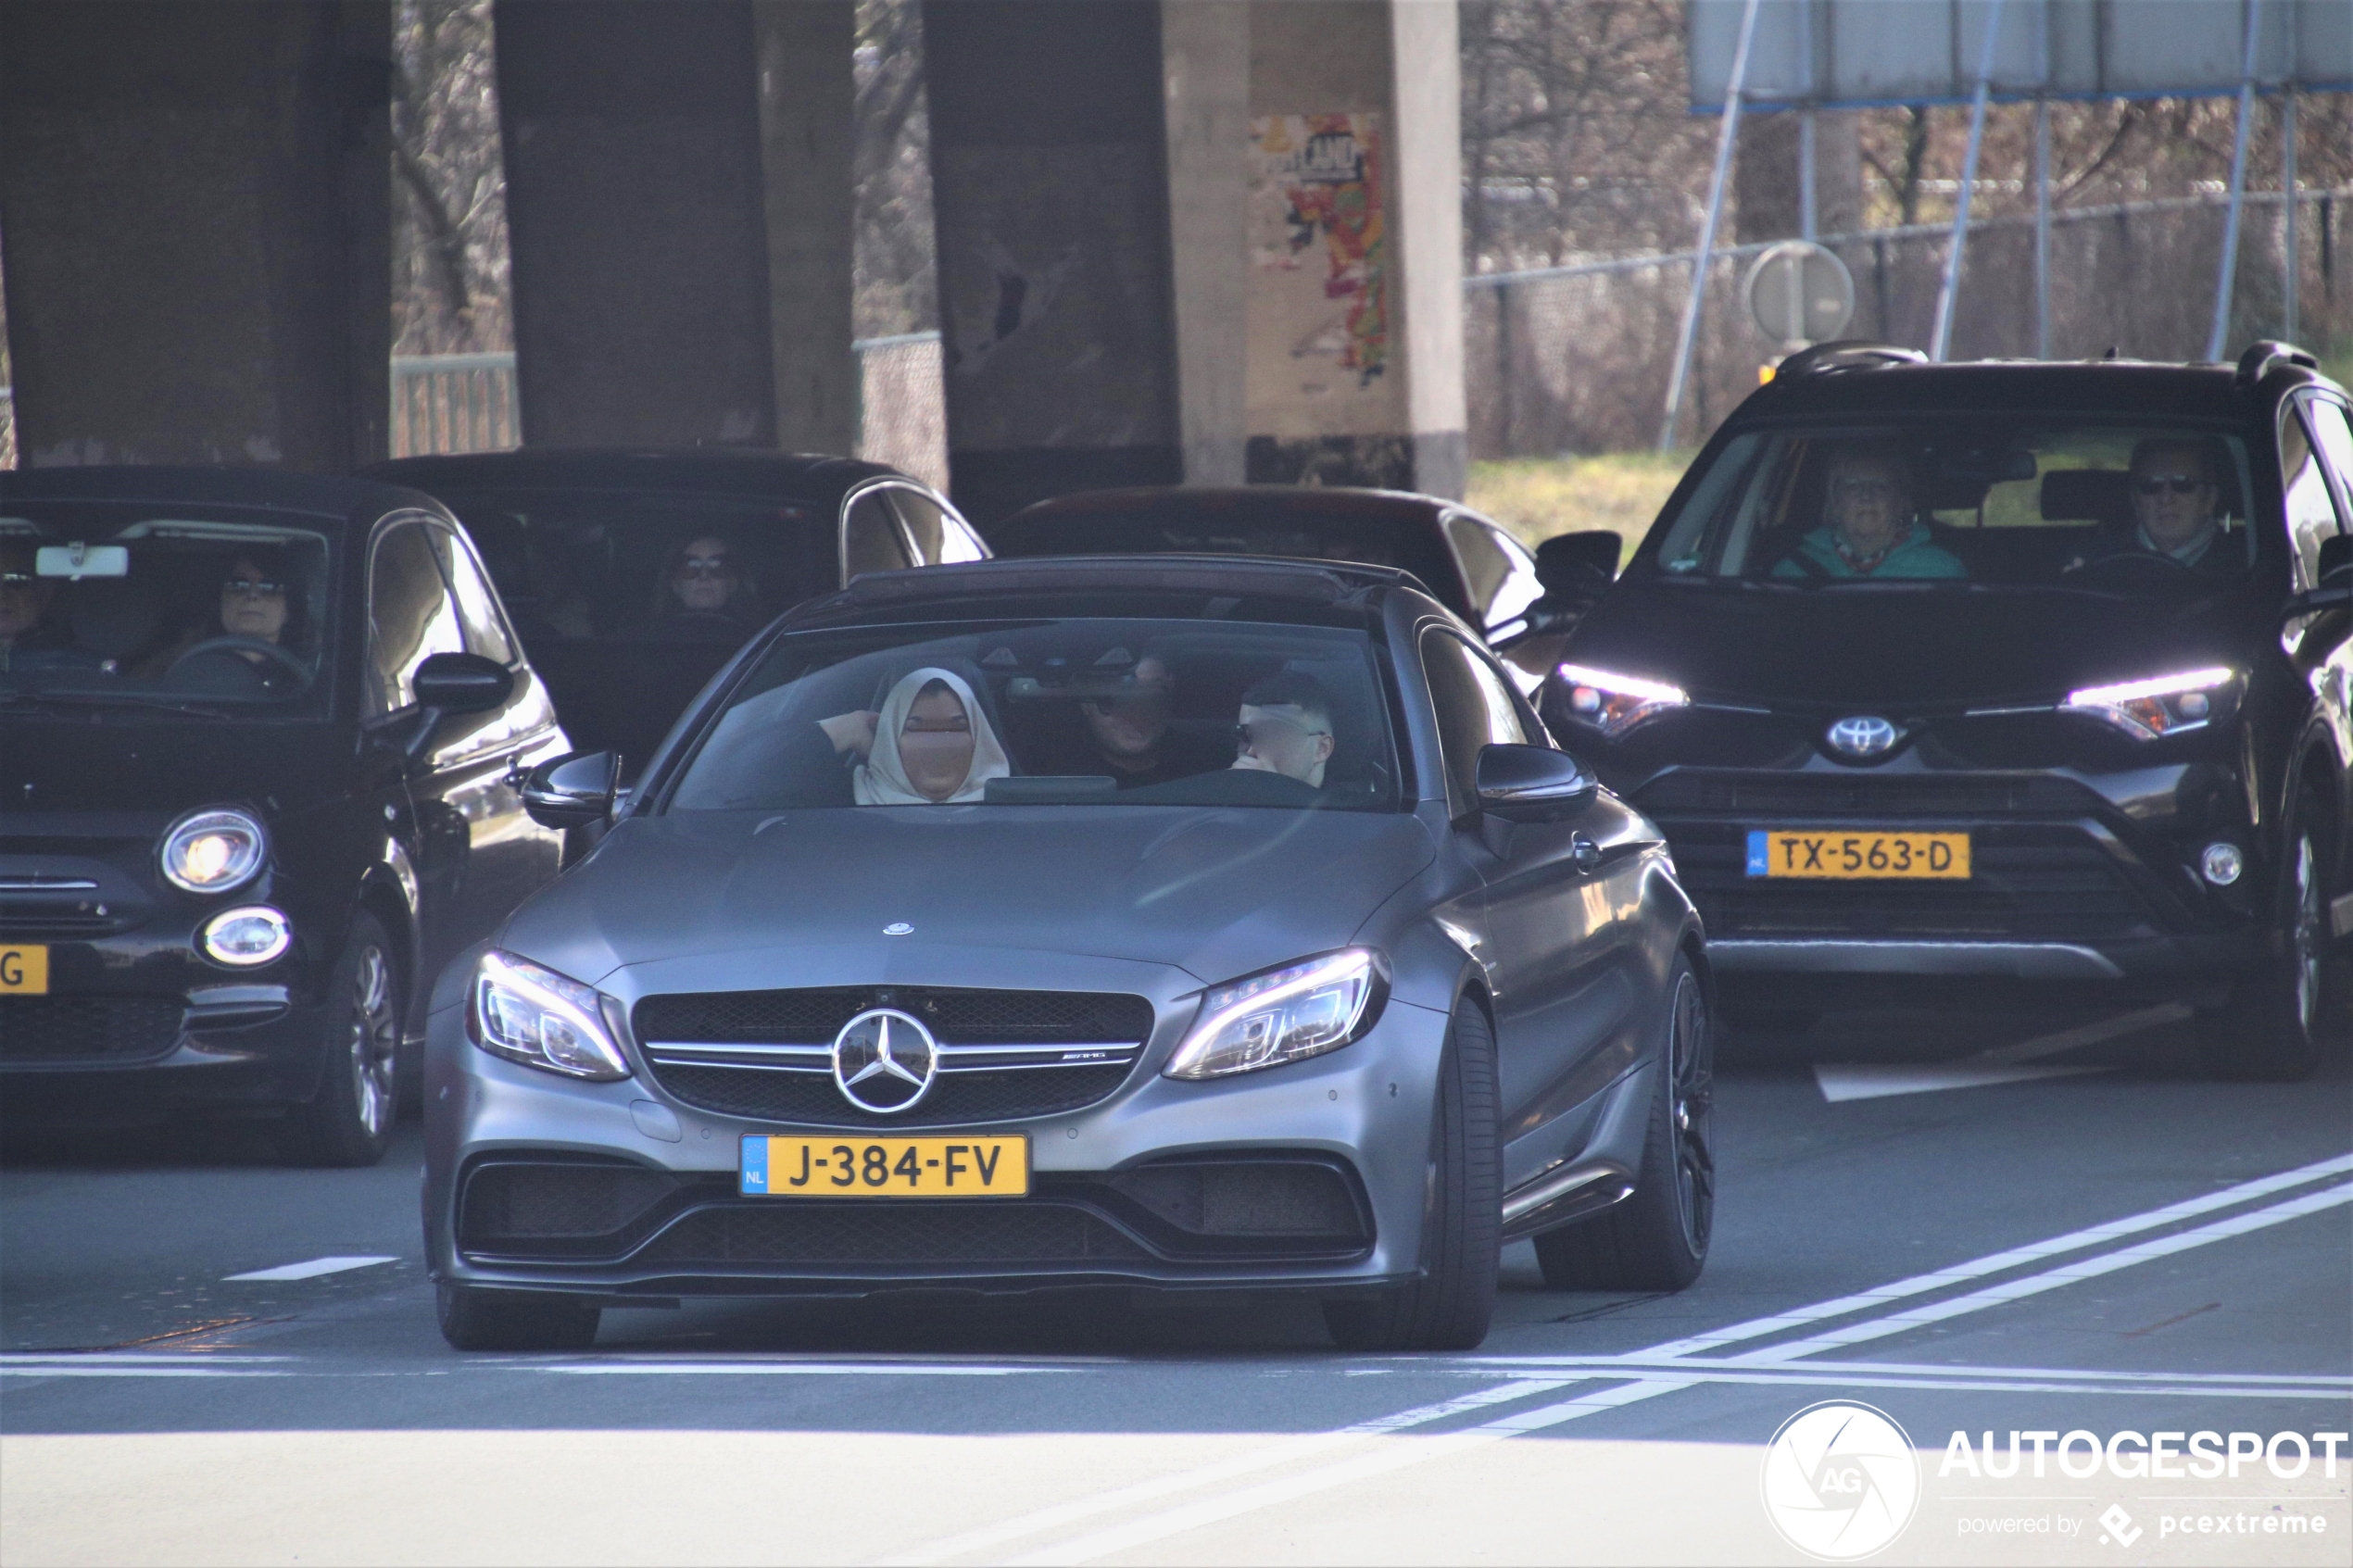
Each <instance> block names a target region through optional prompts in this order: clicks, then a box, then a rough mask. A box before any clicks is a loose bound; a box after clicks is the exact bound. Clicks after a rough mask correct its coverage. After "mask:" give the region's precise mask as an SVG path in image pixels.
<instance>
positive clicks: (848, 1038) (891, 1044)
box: [834, 1008, 939, 1116]
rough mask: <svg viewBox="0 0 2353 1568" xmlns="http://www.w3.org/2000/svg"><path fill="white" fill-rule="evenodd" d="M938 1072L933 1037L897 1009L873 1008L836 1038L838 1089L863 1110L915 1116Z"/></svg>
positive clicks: (844, 1096)
mask: <svg viewBox="0 0 2353 1568" xmlns="http://www.w3.org/2000/svg"><path fill="white" fill-rule="evenodd" d="M938 1072H939V1052H938V1049H937V1047H936V1046H935V1045H934V1043H933V1040H932V1037H931V1031H930V1030H928V1029H926V1028H925V1027H924V1026H923V1024H922V1022H920V1021H918V1020H917V1019H916V1018H914V1017H913V1016H912V1014H909V1013H903V1012H900V1010H898V1009H897V1008H869V1009H868V1010H866V1011H864V1012H862V1013H860V1014H859V1015H858V1016H857V1017H855V1018H853V1019H851V1020H850V1021H849V1022H847V1023H845V1024H843V1025H842V1026H841V1033H840V1034H838V1035H835V1036H834V1085H835V1086H836V1087H837V1088H838V1089H840V1090H841V1098H844V1099H846V1100H848V1101H849V1103H850V1104H852V1105H854V1106H856V1107H857V1108H858V1109H859V1110H871V1111H873V1112H874V1113H875V1115H877V1116H895V1115H897V1114H898V1113H899V1112H900V1111H902V1110H910V1109H912V1107H913V1106H914V1103H915V1102H916V1101H917V1100H919V1099H921V1098H924V1096H925V1094H927V1093H928V1092H930V1089H931V1081H932V1079H933V1078H934V1077H935V1076H937V1073H938Z"/></svg>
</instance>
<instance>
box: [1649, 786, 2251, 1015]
mask: <svg viewBox="0 0 2353 1568" xmlns="http://www.w3.org/2000/svg"><path fill="white" fill-rule="evenodd" d="M2133 787H2134V790H2135V791H2136V792H2137V793H2136V794H2135V795H2134V796H2133V797H2131V798H2132V799H2133V801H2135V802H2140V801H2145V800H2147V799H2148V798H2150V797H2151V796H2152V795H2155V796H2156V797H2158V798H2160V799H2165V800H2167V801H2169V805H2170V801H2171V797H2173V796H2175V795H2176V794H2178V793H2181V791H2180V790H2179V789H2178V786H2177V787H2173V788H2167V789H2161V790H2153V789H2152V782H2151V781H2150V780H2149V779H2147V778H2145V777H2136V778H2135V779H2134V780H2133ZM1633 799H1634V802H1635V804H1636V805H1637V806H1639V807H1640V808H1641V809H1642V810H1643V811H1644V812H1645V813H1646V814H1648V815H1649V816H1651V817H1652V818H1653V820H1655V821H1656V822H1658V823H1659V825H1660V827H1661V828H1662V829H1663V830H1664V832H1665V833H1666V834H1667V843H1668V846H1669V847H1670V848H1671V850H1672V852H1673V854H1674V857H1675V863H1676V867H1677V870H1678V871H1679V872H1680V875H1681V878H1682V882H1683V884H1684V886H1685V888H1686V889H1688V890H1689V892H1690V894H1691V896H1692V902H1693V903H1694V904H1696V905H1697V906H1698V908H1699V910H1700V914H1701V917H1702V919H1704V920H1705V922H1706V923H1707V930H1708V939H1709V940H1708V958H1709V961H1710V962H1711V964H1713V966H1714V967H1715V968H1716V969H1717V971H1718V972H1719V973H1721V974H1723V975H1725V976H1726V977H1728V979H1732V980H1734V982H1735V984H1738V983H1739V982H1740V981H1741V980H1744V979H1748V978H1755V979H1757V980H1759V981H1767V982H1769V981H1771V980H1774V979H1777V978H1790V977H1797V976H1811V977H1853V978H1857V979H1861V978H1865V977H1872V976H1911V977H1919V978H1923V979H1927V978H1940V977H1955V978H1960V977H1967V978H1972V979H1975V978H1988V977H1990V978H2004V979H2012V980H2021V981H2062V982H2063V981H2082V982H2094V983H2103V982H2105V983H2114V982H2120V981H2121V982H2132V983H2133V984H2134V985H2136V987H2139V988H2142V989H2160V990H2175V989H2179V990H2195V989H2202V988H2206V987H2210V986H2211V985H2213V984H2214V983H2215V981H2216V980H2217V979H2218V978H2220V977H2223V976H2227V975H2229V974H2231V973H2233V972H2237V971H2239V970H2242V969H2244V968H2245V967H2246V966H2247V965H2248V964H2250V963H2251V962H2254V961H2255V960H2258V959H2259V957H2260V956H2261V955H2262V954H2263V953H2264V952H2265V951H2267V950H2268V945H2269V941H2270V937H2269V935H2268V934H2267V932H2266V930H2265V929H2264V927H2263V924H2262V922H2260V920H2259V918H2258V917H2257V914H2256V909H2258V908H2259V900H2258V897H2257V895H2256V891H2255V890H2256V889H2257V888H2259V887H2260V886H2261V885H2263V884H2264V870H2263V867H2262V865H2261V863H2260V860H2259V856H2258V855H2257V854H2256V853H2254V851H2256V850H2257V849H2258V848H2259V846H2257V845H2256V844H2254V843H2253V842H2251V841H2250V836H2249V834H2248V833H2247V831H2246V829H2245V828H2244V827H2243V826H2237V825H2234V824H2231V823H2227V822H2225V823H2221V824H2217V825H2215V826H2214V827H2212V828H2211V829H2210V830H2209V831H2208V832H2204V833H2201V832H2199V831H2196V827H2195V826H2194V825H2193V824H2190V823H2187V822H2179V821H2176V820H2171V819H2170V813H2169V820H2165V821H2163V822H2160V823H2152V822H2150V821H2149V820H2148V816H2149V813H2147V812H2145V811H2142V812H2140V813H2139V814H2138V816H2139V820H2136V814H2135V812H2133V811H2128V810H2125V809H2119V808H2118V806H2117V804H2116V803H2115V801H2114V800H2112V799H2111V798H2110V797H2108V796H2107V795H2105V794H2103V793H2102V792H2101V791H2100V790H2098V789H2096V788H2095V787H2094V786H2093V783H2092V782H2087V781H2083V780H2079V779H2075V778H2072V777H2070V776H2068V775H2065V774H2063V773H2057V772H2049V773H1947V772H1940V771H1932V770H1924V769H1916V770H1913V771H1905V770H1903V769H1902V768H1901V767H1900V766H1899V767H1896V768H1891V769H1890V770H1887V771H1871V772H1863V771H1855V770H1846V769H1841V770H1838V771H1825V770H1820V769H1809V770H1806V771H1732V770H1712V769H1710V770H1702V769H1674V770H1669V771H1665V772H1663V773H1661V774H1659V775H1656V776H1655V777H1654V778H1652V779H1651V780H1649V781H1646V782H1645V783H1644V784H1642V786H1641V787H1639V788H1638V789H1637V790H1636V791H1635V793H1634V796H1633ZM1784 829H1785V830H1793V831H1808V830H1819V831H1823V832H1827V833H1837V834H1846V833H1858V832H1860V833H1869V832H1874V831H1884V832H1919V831H1944V832H1963V833H1967V834H1969V841H1970V847H1971V859H1972V867H1971V875H1970V877H1969V879H1968V880H1967V881H1965V882H1944V881H1859V882H1842V881H1815V880H1807V879H1799V878H1776V877H1763V876H1754V875H1751V874H1749V870H1748V853H1747V843H1748V835H1749V834H1751V833H1752V832H1755V831H1758V830H1784ZM2208 836H2221V837H2229V838H2231V839H2233V841H2234V842H2237V843H2239V844H2241V845H2242V846H2243V847H2246V849H2247V850H2249V851H2250V853H2249V866H2248V870H2247V873H2246V876H2245V877H2243V878H2242V879H2241V881H2240V883H2239V884H2237V885H2236V886H2235V887H2233V888H2229V889H2218V888H2211V887H2208V886H2207V885H2205V884H2202V883H2201V882H2200V881H2199V880H2198V878H2197V877H2196V873H2195V872H2193V871H2192V870H2191V869H2190V867H2189V865H2188V864H2187V861H2188V859H2189V858H2190V857H2191V856H2193V855H2194V854H2195V852H2196V845H2198V844H2200V843H2203V842H2204V841H2205V839H2206V838H2207V837H2208ZM2176 840H2180V842H2176Z"/></svg>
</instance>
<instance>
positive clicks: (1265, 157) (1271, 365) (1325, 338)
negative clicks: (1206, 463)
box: [1249, 111, 1403, 437]
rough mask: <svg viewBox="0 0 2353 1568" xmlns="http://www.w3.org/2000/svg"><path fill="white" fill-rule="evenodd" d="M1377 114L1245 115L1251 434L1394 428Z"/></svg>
mask: <svg viewBox="0 0 2353 1568" xmlns="http://www.w3.org/2000/svg"><path fill="white" fill-rule="evenodd" d="M1380 119H1381V117H1380V116H1379V115H1378V114H1375V113H1371V112H1368V111H1350V112H1342V113H1336V114H1287V115H1267V116H1264V117H1261V118H1258V119H1252V121H1251V138H1252V148H1251V171H1250V173H1251V178H1250V251H1251V270H1250V297H1249V316H1250V362H1249V398H1250V428H1251V432H1252V434H1253V435H1261V434H1263V435H1275V436H1289V437H1296V436H1304V435H1350V434H1358V433H1368V432H1378V431H1394V430H1396V429H1398V428H1400V426H1399V422H1398V421H1399V420H1400V417H1401V415H1402V411H1403V388H1402V387H1401V386H1400V385H1399V384H1398V383H1399V381H1400V378H1399V377H1398V376H1396V375H1395V374H1393V373H1391V371H1390V343H1391V337H1390V326H1391V323H1390V275H1389V274H1390V248H1389V228H1388V221H1387V214H1386V213H1385V212H1384V210H1383V207H1384V203H1383V200H1382V187H1383V185H1384V183H1385V182H1386V179H1387V170H1386V169H1383V167H1382V163H1383V160H1384V159H1385V158H1386V157H1387V156H1388V149H1387V147H1386V146H1385V145H1384V144H1382V141H1381V128H1380Z"/></svg>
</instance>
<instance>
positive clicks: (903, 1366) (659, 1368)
mask: <svg viewBox="0 0 2353 1568" xmlns="http://www.w3.org/2000/svg"><path fill="white" fill-rule="evenodd" d="M506 1370H508V1371H510V1372H552V1373H560V1374H565V1375H567V1376H573V1377H659V1376H663V1375H684V1376H688V1377H696V1376H701V1377H744V1376H763V1377H1018V1376H1020V1375H1022V1374H1025V1373H1033V1372H1038V1373H1058V1372H1071V1371H1074V1370H1076V1369H1074V1368H1071V1367H1057V1366H969V1365H964V1364H963V1363H960V1362H941V1363H925V1362H922V1361H864V1362H854V1361H575V1362H565V1363H560V1364H533V1363H531V1362H528V1361H510V1362H509V1363H507V1367H506Z"/></svg>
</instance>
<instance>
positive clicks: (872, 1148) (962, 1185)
mask: <svg viewBox="0 0 2353 1568" xmlns="http://www.w3.org/2000/svg"><path fill="white" fill-rule="evenodd" d="M737 1176H738V1182H737V1186H736V1190H737V1191H739V1192H741V1193H742V1194H743V1195H744V1196H745V1197H747V1198H1022V1197H1026V1196H1027V1194H1028V1192H1029V1138H1028V1136H1027V1135H1026V1134H1016V1135H1013V1136H1011V1137H975V1136H974V1135H972V1134H969V1133H965V1134H950V1135H947V1136H945V1137H922V1138H876V1137H861V1136H855V1135H847V1136H834V1137H814V1138H804V1137H769V1136H762V1135H751V1136H748V1137H746V1138H745V1139H744V1140H743V1145H742V1158H741V1161H740V1163H739V1165H738V1168H737Z"/></svg>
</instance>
